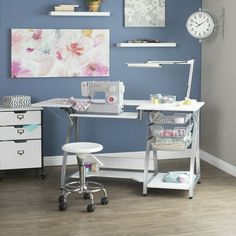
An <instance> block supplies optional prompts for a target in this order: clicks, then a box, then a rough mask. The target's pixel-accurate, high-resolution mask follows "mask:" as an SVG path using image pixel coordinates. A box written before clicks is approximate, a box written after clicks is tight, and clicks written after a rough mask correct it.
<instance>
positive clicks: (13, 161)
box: [0, 140, 41, 170]
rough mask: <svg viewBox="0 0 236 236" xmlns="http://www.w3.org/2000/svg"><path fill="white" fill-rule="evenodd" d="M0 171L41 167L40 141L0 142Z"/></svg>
mask: <svg viewBox="0 0 236 236" xmlns="http://www.w3.org/2000/svg"><path fill="white" fill-rule="evenodd" d="M0 150H1V151H0V169H2V170H7V169H24V168H39V167H41V140H28V141H26V142H21V143H18V142H14V141H9V142H0Z"/></svg>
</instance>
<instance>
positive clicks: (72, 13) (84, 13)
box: [49, 11, 110, 16]
mask: <svg viewBox="0 0 236 236" xmlns="http://www.w3.org/2000/svg"><path fill="white" fill-rule="evenodd" d="M49 15H50V16H110V12H89V11H50V12H49Z"/></svg>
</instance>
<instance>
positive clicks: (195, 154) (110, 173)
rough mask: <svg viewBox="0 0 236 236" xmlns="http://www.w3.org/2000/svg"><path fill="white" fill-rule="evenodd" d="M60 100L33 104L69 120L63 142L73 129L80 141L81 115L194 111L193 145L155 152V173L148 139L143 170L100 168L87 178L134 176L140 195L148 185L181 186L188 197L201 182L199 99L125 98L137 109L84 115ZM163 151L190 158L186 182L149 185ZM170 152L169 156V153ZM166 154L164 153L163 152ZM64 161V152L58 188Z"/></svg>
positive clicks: (126, 116)
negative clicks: (56, 111)
mask: <svg viewBox="0 0 236 236" xmlns="http://www.w3.org/2000/svg"><path fill="white" fill-rule="evenodd" d="M62 100H63V99H60V98H57V99H50V100H46V101H43V102H39V103H35V104H33V106H36V107H46V108H61V109H63V110H64V111H65V112H66V114H67V116H68V120H69V126H68V130H67V135H66V143H69V142H70V141H71V136H72V132H73V131H75V140H76V141H79V135H78V134H79V128H78V126H79V119H80V118H103V119H104V118H106V119H133V120H136V119H138V118H140V119H141V118H142V115H143V113H148V112H150V111H173V112H191V113H193V118H194V134H193V136H194V138H193V145H192V146H193V148H192V149H191V150H189V149H187V150H186V151H178V152H173V151H154V152H153V154H154V168H155V169H154V174H153V173H149V168H148V167H149V159H150V151H151V148H150V142H149V141H147V145H146V147H147V148H146V155H145V162H144V173H142V172H135V171H124V170H123V171H116V170H115V171H114V170H100V171H99V172H98V173H91V174H88V175H87V177H92V176H96V177H112V178H125V179H133V180H135V181H138V182H143V194H144V195H146V194H147V188H149V187H153V188H169V189H182V190H189V197H190V198H191V197H192V196H193V189H194V187H195V185H196V183H197V182H199V181H200V157H199V124H200V120H199V114H200V109H201V107H202V106H203V105H204V103H203V102H198V103H196V104H195V105H188V106H184V105H181V106H177V105H176V104H175V105H169V104H167V105H166V104H159V105H154V104H151V103H150V101H149V100H125V106H133V107H137V112H123V113H121V114H120V115H110V114H91V113H90V114H86V113H74V111H73V109H72V108H71V106H70V105H67V104H63V103H62V102H60V101H62ZM79 100H82V101H88V100H86V99H79ZM95 102H104V100H103V99H97V100H95ZM162 152H165V153H168V159H170V158H173V159H176V158H189V157H190V183H189V184H169V183H167V184H164V183H163V182H162V183H160V182H159V184H158V185H156V184H154V185H152V182H151V180H153V179H154V177H155V175H157V174H158V166H157V156H158V155H159V154H162ZM169 154H170V156H169ZM165 156H166V155H165ZM195 162H196V167H197V174H196V177H195V178H194V168H195ZM66 163H67V153H65V152H64V155H63V164H62V166H63V167H62V174H61V187H62V186H64V183H65V181H66ZM71 177H73V178H78V177H79V174H78V172H77V173H75V174H73V175H72V176H71Z"/></svg>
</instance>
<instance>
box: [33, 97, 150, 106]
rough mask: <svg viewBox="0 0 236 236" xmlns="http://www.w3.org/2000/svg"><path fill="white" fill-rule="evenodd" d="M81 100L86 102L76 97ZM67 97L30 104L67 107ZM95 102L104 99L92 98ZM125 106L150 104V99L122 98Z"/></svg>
mask: <svg viewBox="0 0 236 236" xmlns="http://www.w3.org/2000/svg"><path fill="white" fill-rule="evenodd" d="M76 99H78V100H79V101H82V102H88V101H89V100H88V99H80V98H76ZM68 100H69V99H68V98H53V99H48V100H45V101H42V102H37V103H34V104H32V106H33V107H57V108H69V107H71V104H69V102H68ZM92 101H93V102H95V103H104V101H105V100H104V99H93V100H92ZM124 104H125V106H135V107H136V106H140V105H142V104H150V100H124Z"/></svg>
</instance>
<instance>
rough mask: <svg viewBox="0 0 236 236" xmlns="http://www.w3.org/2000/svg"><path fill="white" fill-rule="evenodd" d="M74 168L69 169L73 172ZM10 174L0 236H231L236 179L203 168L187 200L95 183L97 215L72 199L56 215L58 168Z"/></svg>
mask: <svg viewBox="0 0 236 236" xmlns="http://www.w3.org/2000/svg"><path fill="white" fill-rule="evenodd" d="M181 166H185V167H187V162H186V161H185V160H181V162H180V161H179V160H178V162H177V161H168V162H166V161H164V162H163V161H162V162H161V168H162V169H163V170H165V169H170V170H173V169H176V168H180V167H181ZM74 168H75V167H72V168H70V171H73V170H74ZM46 172H47V178H46V179H45V180H41V179H40V178H39V177H38V173H37V172H36V171H35V170H27V171H25V170H20V171H16V172H15V171H9V172H7V173H5V176H4V179H3V180H2V181H1V182H0V236H35V235H44V236H52V235H55V236H77V235H78V236H84V235H89V236H92V235H98V236H120V235H122V236H136V235H138V236H141V235H142V236H146V235H158V236H162V235H176V236H187V235H191V236H197V235H200V236H208V235H212V236H213V235H214V236H235V235H236V179H235V178H234V177H232V176H229V175H227V174H225V173H223V172H221V171H219V170H217V169H216V168H214V167H212V166H210V165H208V164H206V163H204V162H203V163H202V184H200V185H198V186H197V188H196V189H195V191H194V198H193V199H192V200H189V199H188V194H187V192H186V191H175V190H160V189H151V190H149V192H148V195H147V196H146V197H143V196H142V194H141V193H142V185H141V184H140V183H136V182H134V181H131V180H117V179H99V181H100V182H103V183H104V184H105V185H106V187H107V191H108V194H109V198H110V204H109V205H107V206H102V205H100V204H99V202H100V197H101V195H100V194H97V195H96V196H95V201H96V202H97V205H96V211H95V212H94V213H87V211H86V205H85V202H84V200H82V197H81V196H78V195H71V196H70V198H69V200H68V209H67V211H65V212H60V211H58V202H57V199H58V196H59V194H60V191H59V187H58V186H59V177H60V168H58V167H50V168H46Z"/></svg>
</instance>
